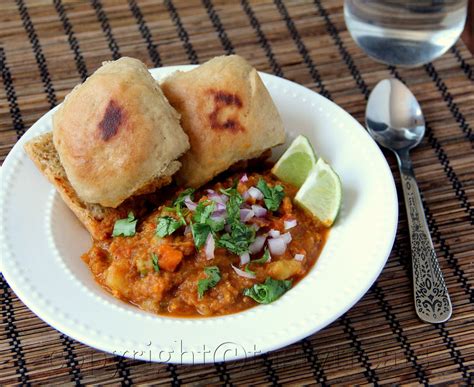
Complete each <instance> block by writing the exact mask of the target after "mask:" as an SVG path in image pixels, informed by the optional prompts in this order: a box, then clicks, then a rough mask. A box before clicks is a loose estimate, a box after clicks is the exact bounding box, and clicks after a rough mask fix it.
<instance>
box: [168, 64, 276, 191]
mask: <svg viewBox="0 0 474 387" xmlns="http://www.w3.org/2000/svg"><path fill="white" fill-rule="evenodd" d="M161 87H162V90H163V92H164V94H165V96H166V97H167V98H168V100H169V102H170V103H171V105H172V106H173V107H174V108H175V109H176V110H177V111H178V112H179V113H180V114H181V125H182V127H183V129H184V131H185V132H186V134H187V135H188V137H189V141H190V143H191V149H190V150H189V151H188V152H186V153H185V154H184V155H183V156H182V157H181V159H180V162H181V163H182V167H181V169H180V170H179V171H178V173H177V174H176V179H177V181H178V183H179V184H180V185H181V186H183V187H188V186H191V187H199V186H201V185H203V184H205V183H206V182H208V181H210V180H211V179H212V178H213V177H214V176H216V175H217V174H219V173H220V172H223V171H225V170H227V169H228V168H229V167H230V166H231V165H233V164H235V163H236V162H239V161H241V160H249V159H254V158H257V157H259V156H260V155H261V154H263V153H264V152H265V151H267V150H268V149H270V148H272V147H274V146H276V145H279V144H282V143H283V142H284V141H285V131H284V127H283V123H282V120H281V118H280V115H279V113H278V110H277V108H276V106H275V104H274V102H273V101H272V99H271V96H270V94H269V92H268V90H267V89H266V88H265V85H264V84H263V82H262V80H261V79H260V76H259V75H258V73H257V71H256V70H255V69H254V68H253V67H252V66H251V65H250V64H249V63H248V62H247V61H246V60H245V59H243V58H242V57H240V56H237V55H231V56H220V57H216V58H214V59H211V60H210V61H209V62H206V63H204V64H203V65H201V66H199V67H197V68H196V69H194V70H191V71H189V72H181V71H178V72H176V73H174V74H172V75H170V76H169V77H167V78H165V80H164V81H163V82H162V84H161Z"/></svg>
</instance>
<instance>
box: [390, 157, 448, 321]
mask: <svg viewBox="0 0 474 387" xmlns="http://www.w3.org/2000/svg"><path fill="white" fill-rule="evenodd" d="M396 155H397V159H398V166H399V167H400V174H401V181H402V187H403V196H404V197H405V206H406V209H407V215H408V227H409V230H410V241H411V255H412V265H413V290H414V297H415V310H416V313H417V314H418V317H419V318H420V319H421V320H423V321H426V322H429V323H442V322H444V321H447V320H448V319H449V318H450V317H451V313H452V306H451V300H450V298H449V294H448V289H447V288H446V284H445V282H444V279H443V274H442V272H441V268H440V267H439V263H438V259H437V257H436V252H435V249H434V247H433V242H432V240H431V236H430V232H429V229H428V225H427V223H426V218H425V212H424V211H423V206H422V202H421V197H420V191H419V190H418V184H417V183H416V180H415V174H414V172H413V168H412V164H411V160H410V158H409V155H408V150H403V151H400V152H397V153H396Z"/></svg>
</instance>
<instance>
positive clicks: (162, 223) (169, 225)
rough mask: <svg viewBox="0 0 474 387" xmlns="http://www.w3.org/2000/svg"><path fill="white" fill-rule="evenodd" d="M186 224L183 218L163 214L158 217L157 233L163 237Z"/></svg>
mask: <svg viewBox="0 0 474 387" xmlns="http://www.w3.org/2000/svg"><path fill="white" fill-rule="evenodd" d="M184 224H185V223H183V220H176V219H174V218H172V217H171V216H161V217H159V218H158V224H157V225H156V235H158V236H159V237H161V238H163V237H165V236H167V235H171V234H173V233H174V232H175V231H176V230H177V229H178V228H180V227H181V226H183V225H184Z"/></svg>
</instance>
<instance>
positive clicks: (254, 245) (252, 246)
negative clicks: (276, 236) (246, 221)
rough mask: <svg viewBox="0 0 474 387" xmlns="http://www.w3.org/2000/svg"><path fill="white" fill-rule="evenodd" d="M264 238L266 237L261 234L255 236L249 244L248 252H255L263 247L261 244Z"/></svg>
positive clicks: (263, 242)
mask: <svg viewBox="0 0 474 387" xmlns="http://www.w3.org/2000/svg"><path fill="white" fill-rule="evenodd" d="M266 239H267V238H266V237H264V236H263V235H259V236H258V237H256V238H255V240H254V241H253V242H252V243H251V244H250V246H249V251H250V253H251V254H256V253H258V252H259V251H261V250H262V248H263V245H264V244H265V240H266Z"/></svg>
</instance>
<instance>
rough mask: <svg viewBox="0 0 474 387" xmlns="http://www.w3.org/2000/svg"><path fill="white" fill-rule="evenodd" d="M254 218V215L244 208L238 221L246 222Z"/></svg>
mask: <svg viewBox="0 0 474 387" xmlns="http://www.w3.org/2000/svg"><path fill="white" fill-rule="evenodd" d="M254 216H255V214H254V212H253V211H252V210H248V209H246V208H242V209H241V210H240V221H241V222H248V221H249V220H250V219H252V218H253V217H254Z"/></svg>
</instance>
